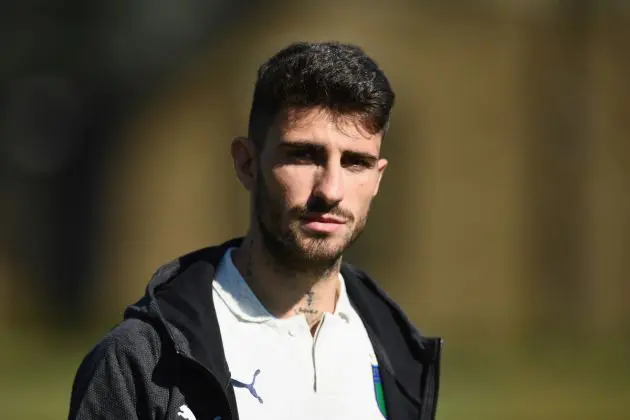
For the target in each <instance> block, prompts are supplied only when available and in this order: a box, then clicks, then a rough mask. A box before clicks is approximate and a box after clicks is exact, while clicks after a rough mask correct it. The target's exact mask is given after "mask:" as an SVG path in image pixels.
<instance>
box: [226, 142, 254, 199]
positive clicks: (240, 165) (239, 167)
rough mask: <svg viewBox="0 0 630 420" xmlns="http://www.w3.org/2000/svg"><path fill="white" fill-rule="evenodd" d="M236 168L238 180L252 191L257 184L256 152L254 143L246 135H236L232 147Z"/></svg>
mask: <svg viewBox="0 0 630 420" xmlns="http://www.w3.org/2000/svg"><path fill="white" fill-rule="evenodd" d="M230 152H231V154H232V160H233V162H234V170H235V171H236V176H237V177H238V180H239V181H240V182H241V184H243V186H244V187H245V189H246V190H247V191H252V190H253V189H254V186H255V185H256V172H257V168H256V159H255V157H256V153H255V150H254V145H253V143H252V142H251V141H249V139H247V138H246V137H236V138H235V139H234V140H232V144H231V147H230Z"/></svg>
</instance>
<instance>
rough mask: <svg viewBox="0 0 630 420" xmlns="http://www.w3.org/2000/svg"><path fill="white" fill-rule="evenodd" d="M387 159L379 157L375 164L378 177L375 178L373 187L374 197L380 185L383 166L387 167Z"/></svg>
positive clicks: (383, 170)
mask: <svg viewBox="0 0 630 420" xmlns="http://www.w3.org/2000/svg"><path fill="white" fill-rule="evenodd" d="M387 164H388V162H387V159H379V160H378V163H377V164H376V169H377V170H378V175H377V176H378V178H377V179H376V188H375V189H374V194H373V196H374V197H376V194H378V189H379V187H380V185H381V180H382V179H383V173H384V172H385V168H387Z"/></svg>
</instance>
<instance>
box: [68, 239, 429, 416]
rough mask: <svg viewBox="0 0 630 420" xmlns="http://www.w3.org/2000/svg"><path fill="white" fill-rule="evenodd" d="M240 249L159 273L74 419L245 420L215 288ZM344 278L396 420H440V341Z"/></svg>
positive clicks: (97, 356)
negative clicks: (217, 270)
mask: <svg viewBox="0 0 630 420" xmlns="http://www.w3.org/2000/svg"><path fill="white" fill-rule="evenodd" d="M240 241H241V240H240V239H236V240H232V241H230V242H226V243H224V244H222V245H220V246H217V247H209V248H205V249H201V250H199V251H195V252H193V253H191V254H188V255H185V256H183V257H181V258H178V259H176V260H174V261H172V262H170V263H169V264H166V265H164V266H163V267H161V268H160V269H159V270H158V271H157V272H156V273H155V274H154V276H153V278H152V280H151V281H150V283H149V285H148V286H147V290H146V295H145V296H144V297H143V298H142V299H140V300H139V301H138V302H137V303H135V304H134V305H131V306H129V307H128V308H127V310H126V311H125V314H124V320H123V321H122V322H121V323H120V324H118V325H116V326H115V327H114V328H113V329H112V330H110V331H109V333H108V334H107V335H105V337H103V338H102V340H101V341H100V342H99V343H98V344H97V345H96V346H95V347H94V348H93V349H92V350H91V351H90V353H89V354H88V355H87V356H86V357H85V359H84V360H83V361H82V363H81V365H80V366H79V369H78V371H77V373H76V377H75V380H74V384H73V387H72V396H71V401H70V413H69V417H68V418H69V419H72V420H74V419H181V418H182V416H178V414H177V413H178V412H179V410H180V407H181V406H183V405H184V404H186V405H187V406H188V407H189V409H190V410H191V411H192V412H193V413H194V417H195V418H196V419H197V420H206V419H210V420H215V419H221V420H237V419H238V412H237V408H236V400H235V396H234V392H233V389H232V386H231V385H230V372H229V370H228V366H227V363H226V360H225V355H224V350H223V344H222V342H221V335H220V330H219V325H218V322H217V317H216V313H215V310H214V306H213V299H212V279H213V277H214V267H216V266H217V264H218V263H219V261H220V260H221V257H222V256H223V253H224V252H225V250H226V249H227V248H228V247H230V246H237V245H238V244H239V243H240ZM341 272H342V275H343V276H344V279H345V281H346V289H347V293H348V295H349V298H350V301H351V303H352V304H353V306H354V307H355V309H356V310H357V312H358V314H359V315H360V317H361V319H362V320H363V322H364V324H365V327H366V329H367V331H368V334H369V336H370V339H371V340H372V345H373V347H374V350H375V352H376V355H377V358H378V361H379V365H380V367H381V376H382V382H383V388H384V394H385V401H386V406H387V411H388V418H389V419H390V420H412V419H414V420H417V419H420V420H432V419H434V418H435V411H436V407H437V398H438V383H439V370H440V353H441V340H440V339H438V338H425V337H422V336H421V335H420V334H419V333H418V331H417V330H416V329H415V328H414V327H413V326H412V324H411V323H410V322H409V320H408V319H407V317H406V316H405V315H404V314H403V312H402V311H401V309H400V308H399V307H398V306H397V305H396V304H395V303H394V302H393V301H392V300H391V299H390V298H389V297H388V296H386V295H385V293H384V292H383V291H382V290H381V289H380V288H379V287H378V286H377V285H376V283H375V282H374V281H373V280H372V279H370V278H369V277H368V276H367V275H366V274H365V273H363V272H362V271H360V270H358V269H356V268H355V267H353V266H351V265H349V264H345V263H344V264H343V267H342V271H341ZM357 420H360V419H357Z"/></svg>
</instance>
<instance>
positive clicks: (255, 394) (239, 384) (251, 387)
mask: <svg viewBox="0 0 630 420" xmlns="http://www.w3.org/2000/svg"><path fill="white" fill-rule="evenodd" d="M259 373H260V369H256V372H254V377H253V378H252V382H251V383H250V384H246V383H243V382H241V381H237V380H236V379H234V378H232V379H231V381H232V386H234V387H236V388H246V389H247V390H248V391H249V393H250V394H252V396H253V397H254V398H256V399H257V400H258V402H259V403H261V404H262V403H263V400H262V398H260V396H259V395H258V392H256V388H254V383H255V382H256V376H258V374H259Z"/></svg>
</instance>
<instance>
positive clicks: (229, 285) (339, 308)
mask: <svg viewBox="0 0 630 420" xmlns="http://www.w3.org/2000/svg"><path fill="white" fill-rule="evenodd" d="M233 250H234V248H230V249H228V250H227V251H226V252H225V254H224V255H223V258H222V259H221V261H220V263H219V265H218V267H217V270H216V275H215V281H214V282H213V287H214V290H215V291H216V292H217V294H218V295H219V297H220V298H221V299H222V300H223V302H224V303H225V304H226V306H227V307H228V308H229V309H230V311H231V312H232V313H233V314H234V315H235V316H236V317H237V318H239V319H240V320H241V321H244V322H254V323H263V322H268V321H272V320H276V319H277V318H276V317H274V316H273V315H272V314H271V313H269V311H267V309H266V308H265V307H264V306H263V304H262V303H261V302H260V300H258V298H257V297H256V295H255V294H254V292H253V291H252V289H250V287H249V285H248V284H247V282H246V281H245V279H243V276H242V275H241V273H240V272H239V271H238V269H237V268H236V266H235V265H234V262H233V260H232V251H233ZM353 313H354V310H353V307H352V305H351V303H350V299H349V298H348V293H347V290H346V283H345V280H344V278H343V276H342V275H341V273H339V296H338V298H337V303H336V305H335V312H334V313H333V315H334V316H336V317H338V318H340V319H341V320H343V321H345V322H346V323H350V322H351V321H352V314H353Z"/></svg>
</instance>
